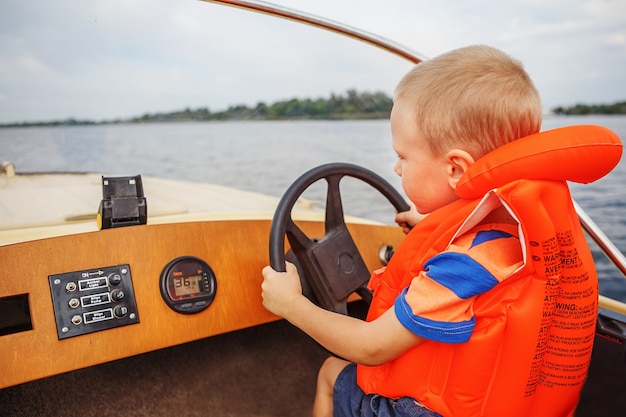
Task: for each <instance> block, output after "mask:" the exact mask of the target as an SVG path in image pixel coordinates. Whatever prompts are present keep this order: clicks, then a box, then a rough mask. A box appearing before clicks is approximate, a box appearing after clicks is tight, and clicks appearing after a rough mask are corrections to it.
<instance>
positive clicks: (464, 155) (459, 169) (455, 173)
mask: <svg viewBox="0 0 626 417" xmlns="http://www.w3.org/2000/svg"><path fill="white" fill-rule="evenodd" d="M446 162H447V164H448V183H449V184H450V187H452V189H456V184H457V183H458V182H459V180H460V179H461V177H462V176H463V174H465V171H467V169H468V168H469V167H470V166H471V165H472V164H474V162H475V161H474V158H473V157H472V155H470V154H469V152H467V151H464V150H462V149H452V150H450V151H449V152H448V153H447V154H446Z"/></svg>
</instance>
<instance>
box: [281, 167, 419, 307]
mask: <svg viewBox="0 0 626 417" xmlns="http://www.w3.org/2000/svg"><path fill="white" fill-rule="evenodd" d="M346 176H348V177H353V178H357V179H359V180H361V181H364V182H365V183H367V184H369V185H371V186H372V187H374V188H375V189H377V190H378V191H379V192H380V193H381V194H382V195H383V196H385V197H386V198H387V200H389V202H390V203H391V204H392V205H393V206H394V207H395V208H396V210H397V211H398V212H402V211H407V210H409V205H408V204H407V203H406V201H405V200H404V198H403V197H402V195H400V193H398V191H396V189H395V188H393V186H392V185H391V184H389V183H388V182H387V181H386V180H385V179H383V178H382V177H380V176H379V175H377V174H375V173H373V172H372V171H369V170H367V169H365V168H362V167H359V166H357V165H353V164H347V163H330V164H325V165H321V166H319V167H317V168H313V169H311V170H310V171H308V172H306V173H304V174H303V175H302V176H300V177H299V178H298V179H297V180H296V181H295V182H294V183H293V184H291V186H290V187H289V188H288V189H287V191H285V194H284V195H283V197H282V198H281V200H280V202H279V203H278V206H277V207H276V211H275V212H274V218H273V219H272V227H271V230H270V241H269V250H270V265H271V267H272V268H274V269H275V270H276V271H279V272H284V271H285V260H286V255H285V236H287V239H288V240H289V244H290V246H291V251H290V252H289V253H288V254H287V256H289V261H290V262H293V263H294V264H296V266H297V267H298V271H299V274H300V277H301V281H302V288H303V293H304V294H305V295H306V296H307V297H308V298H309V299H311V300H312V301H314V302H315V303H316V304H317V305H319V306H320V307H322V308H325V309H327V310H331V311H335V312H338V313H342V314H347V299H348V296H349V295H350V294H352V293H354V292H356V293H358V294H359V295H360V296H361V297H362V298H363V299H364V300H365V301H366V302H368V303H369V302H370V301H371V298H372V295H371V292H370V291H369V290H368V289H367V282H368V281H369V278H370V271H369V270H368V269H367V266H366V265H365V262H364V261H363V258H362V256H361V254H360V253H359V251H358V249H357V247H356V244H355V243H354V240H353V239H352V236H350V232H349V231H348V228H347V227H346V224H345V221H344V214H343V206H342V201H341V193H340V191H339V183H340V182H341V179H342V178H343V177H346ZM320 179H325V180H326V182H327V183H328V190H327V195H326V216H325V231H326V234H325V235H324V237H323V238H321V239H310V238H309V237H307V236H306V235H305V234H304V232H303V231H302V230H301V229H300V228H299V227H298V226H296V224H295V223H294V221H293V219H292V217H291V211H292V209H293V207H294V205H295V204H296V202H297V200H298V198H299V197H300V196H301V195H302V193H303V192H304V191H305V190H306V189H307V188H309V186H310V185H311V184H313V183H314V182H316V181H318V180H320Z"/></svg>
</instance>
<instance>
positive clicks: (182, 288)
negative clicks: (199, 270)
mask: <svg viewBox="0 0 626 417" xmlns="http://www.w3.org/2000/svg"><path fill="white" fill-rule="evenodd" d="M201 282H202V275H191V276H186V277H174V278H173V283H174V294H175V295H176V297H182V296H185V295H191V294H198V293H200V292H202V289H201V286H200V285H201V284H200V283H201Z"/></svg>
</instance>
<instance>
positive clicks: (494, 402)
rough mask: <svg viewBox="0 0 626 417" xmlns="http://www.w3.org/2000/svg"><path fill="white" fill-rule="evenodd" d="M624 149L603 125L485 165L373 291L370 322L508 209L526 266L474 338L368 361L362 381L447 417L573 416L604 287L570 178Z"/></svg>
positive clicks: (483, 312)
mask: <svg viewBox="0 0 626 417" xmlns="http://www.w3.org/2000/svg"><path fill="white" fill-rule="evenodd" d="M621 153H622V145H621V142H620V140H619V138H618V137H617V135H615V134H614V133H613V132H611V131H610V130H608V129H605V128H602V127H600V126H572V127H567V128H560V129H555V130H551V131H546V132H542V133H538V134H536V135H532V136H528V137H525V138H522V139H519V140H516V141H514V142H511V143H509V144H507V145H505V146H502V147H500V148H498V149H496V150H494V151H493V152H491V153H489V154H488V155H485V156H484V157H483V158H480V159H479V160H478V161H476V163H475V164H474V165H472V166H471V167H470V169H469V170H468V172H467V173H466V174H465V176H464V177H463V178H462V179H461V181H460V182H459V184H458V186H457V190H456V193H457V195H458V196H459V197H460V199H459V200H457V201H455V202H453V203H452V204H449V205H447V206H445V207H443V208H441V209H439V210H436V211H434V212H433V213H431V214H430V215H428V216H427V217H426V218H425V219H424V220H423V221H422V222H421V223H419V224H418V225H417V226H416V227H415V228H414V229H413V230H412V231H411V232H410V233H409V234H408V235H407V236H406V238H405V240H404V241H403V242H402V244H401V245H400V246H399V247H398V249H397V251H396V253H395V254H394V255H393V257H392V259H391V261H390V262H389V265H388V266H387V268H386V269H385V270H384V272H382V273H381V274H378V275H377V274H374V275H373V277H372V280H371V282H370V286H371V287H372V289H373V290H374V299H373V301H372V305H371V307H370V311H369V313H368V318H367V319H368V320H373V319H375V318H377V317H379V316H380V315H381V314H382V313H383V312H385V311H386V310H388V309H389V308H391V307H392V306H393V305H394V301H395V299H396V297H397V296H398V295H399V294H400V292H401V291H402V289H404V288H406V287H407V286H408V285H409V284H410V282H411V280H412V279H413V278H414V277H415V276H417V274H418V273H419V272H420V271H421V270H422V265H423V264H424V262H425V261H426V260H428V259H429V258H431V257H432V256H434V255H435V254H437V253H440V252H442V251H444V250H445V249H446V248H447V247H448V245H449V244H450V243H451V241H452V240H454V238H455V237H456V236H459V235H461V234H462V233H464V231H466V230H468V229H469V228H471V227H472V226H473V225H475V224H476V223H477V222H478V221H480V220H481V219H482V218H483V217H484V215H485V214H486V212H489V211H490V210H492V209H493V208H494V207H495V206H499V205H504V206H505V207H506V208H507V209H508V211H509V213H511V215H512V216H513V217H514V218H515V219H516V220H517V221H518V223H519V234H520V235H519V236H520V244H521V245H522V248H523V249H522V250H523V258H524V265H523V266H522V267H521V268H520V269H519V270H518V271H517V272H516V273H515V274H514V275H513V276H511V277H509V278H508V279H506V280H505V281H504V282H502V283H500V284H498V285H496V286H495V287H494V288H493V289H491V290H490V291H488V292H486V293H484V294H482V295H479V296H478V297H477V299H476V300H475V303H474V305H473V309H474V316H475V318H476V325H475V329H474V332H473V334H472V336H471V338H470V340H469V341H468V342H466V343H459V344H449V343H441V342H435V341H431V340H425V341H424V342H422V343H420V344H419V345H417V346H415V347H414V348H412V349H410V350H409V351H407V352H405V353H404V354H402V355H400V356H399V357H397V358H396V359H394V360H392V361H390V362H387V363H385V364H383V365H380V366H373V367H367V366H361V365H359V367H358V371H357V381H358V384H359V386H360V387H361V388H362V389H363V390H364V391H365V392H366V393H377V394H380V395H383V396H386V397H390V398H398V397H402V396H409V397H413V398H416V399H418V400H419V401H420V402H422V403H423V404H424V405H426V406H427V407H429V408H431V409H433V410H435V411H437V412H438V413H440V414H442V415H443V416H445V417H463V416H493V417H503V416H506V417H517V416H519V417H522V416H523V417H528V416H532V417H561V416H567V415H570V414H571V413H573V410H574V409H575V407H576V404H577V402H578V397H579V393H580V390H581V388H582V385H583V382H584V380H585V378H586V375H587V370H588V366H589V361H590V358H591V350H592V346H593V340H594V333H595V325H596V315H597V301H598V290H597V286H598V281H597V275H596V272H595V267H594V263H593V258H592V256H591V253H590V251H589V248H588V246H587V243H586V240H585V236H584V234H583V232H582V230H581V227H580V223H579V221H578V217H577V214H576V212H575V209H574V207H573V203H572V200H571V197H570V193H569V189H568V187H567V184H566V183H565V181H566V180H570V181H576V182H581V183H589V182H592V181H595V180H597V179H598V178H601V177H602V176H604V175H606V174H607V173H608V172H610V171H611V170H612V169H613V168H614V167H615V165H617V163H618V162H619V160H620V157H621Z"/></svg>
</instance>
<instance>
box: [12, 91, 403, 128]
mask: <svg viewBox="0 0 626 417" xmlns="http://www.w3.org/2000/svg"><path fill="white" fill-rule="evenodd" d="M392 104H393V102H392V99H391V98H390V97H388V96H387V95H386V94H385V93H382V92H378V93H367V92H363V93H359V92H357V91H356V90H348V91H347V92H346V94H345V95H342V94H339V95H335V94H331V96H330V98H318V99H316V100H312V99H309V98H307V99H297V98H292V99H291V100H285V101H278V102H275V103H274V104H266V103H264V102H259V103H258V104H257V105H256V106H254V107H248V106H245V105H243V104H240V105H235V106H230V107H229V108H228V109H226V110H223V111H218V112H211V111H210V110H209V109H208V108H207V107H201V108H197V109H191V108H186V109H184V110H178V111H173V112H163V113H145V114H144V115H142V116H137V117H130V118H126V119H121V118H120V119H115V120H104V121H98V122H96V121H93V120H79V119H75V118H68V119H64V120H54V121H43V122H23V123H6V124H0V127H27V126H72V125H94V124H115V123H151V122H184V121H213V120H296V119H331V120H332V119H386V118H388V117H389V114H390V113H391V107H392Z"/></svg>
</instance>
